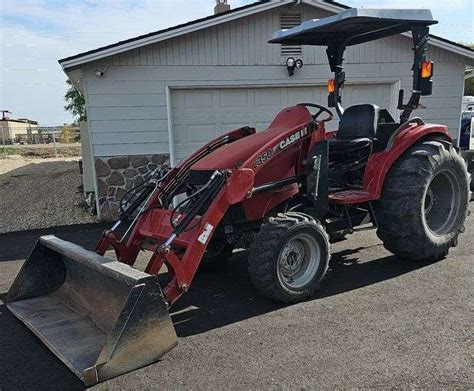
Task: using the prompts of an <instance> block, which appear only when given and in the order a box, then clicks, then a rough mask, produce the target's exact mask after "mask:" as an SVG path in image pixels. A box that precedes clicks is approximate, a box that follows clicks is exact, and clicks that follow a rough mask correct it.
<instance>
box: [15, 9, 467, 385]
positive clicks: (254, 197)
mask: <svg viewBox="0 0 474 391" xmlns="http://www.w3.org/2000/svg"><path fill="white" fill-rule="evenodd" d="M434 23H436V22H435V21H434V20H433V19H432V17H431V12H430V11H428V10H370V9H362V10H359V9H349V10H347V11H344V12H342V13H340V14H338V15H335V16H331V17H328V18H325V19H321V20H311V21H307V22H304V23H303V24H302V25H301V26H298V27H295V28H293V29H289V30H285V31H281V32H277V33H275V36H274V37H273V39H272V40H271V41H270V42H271V43H276V44H295V45H320V46H326V47H327V53H328V59H329V65H330V67H331V70H332V72H334V79H333V80H331V81H330V82H329V83H328V87H329V88H328V90H329V99H328V106H329V107H334V108H335V110H336V112H337V115H338V117H339V128H338V129H337V130H326V127H325V125H326V123H327V122H328V121H330V120H332V118H333V113H332V112H331V110H330V109H329V108H327V107H324V106H321V105H320V104H316V103H301V104H299V105H296V106H292V107H288V108H285V109H283V110H282V111H281V112H280V113H279V114H278V115H277V116H276V118H275V119H274V121H273V122H272V123H271V124H270V126H269V128H268V129H267V130H265V131H261V132H256V130H255V129H253V128H250V127H243V128H240V129H237V130H234V131H232V132H229V133H227V134H224V135H222V136H219V137H217V138H216V139H214V140H212V141H210V142H208V143H207V144H206V145H204V146H203V147H202V148H200V149H199V150H198V151H196V152H194V153H193V154H191V155H190V156H188V157H187V158H186V159H184V160H183V161H181V162H180V163H179V164H178V165H176V166H175V167H173V168H166V167H165V168H162V169H160V170H157V171H156V172H155V173H153V174H152V175H151V176H150V177H149V178H148V180H147V181H145V183H143V184H142V185H140V186H138V187H137V188H135V189H132V190H131V191H130V192H129V193H128V194H127V195H126V196H125V197H124V199H123V200H122V201H123V202H122V206H123V214H122V217H121V218H120V220H119V221H118V222H117V223H116V224H115V225H114V226H113V228H112V229H111V230H108V231H105V232H104V234H103V237H102V239H101V240H100V242H99V243H98V246H97V249H96V252H89V251H86V250H84V249H83V248H81V247H79V246H76V245H73V244H71V243H67V242H64V241H62V240H59V239H57V238H55V237H42V238H40V239H39V241H38V243H37V245H36V247H35V249H34V250H33V252H32V254H31V255H30V257H29V258H28V259H27V260H26V262H25V264H24V266H23V268H22V269H21V271H20V273H19V275H18V277H17V278H16V280H15V282H14V284H13V286H12V288H11V289H10V291H9V293H8V295H7V297H6V304H7V307H8V309H9V310H10V311H11V312H12V313H13V314H14V315H15V316H17V317H18V318H19V319H20V320H21V321H23V322H24V323H25V324H26V325H27V326H28V327H29V328H30V329H31V330H32V331H33V332H34V333H35V334H36V335H37V336H38V337H39V338H40V339H41V340H42V341H43V342H44V343H45V344H46V345H47V346H48V347H49V348H50V349H51V350H52V351H53V352H54V353H55V354H56V355H57V356H58V357H59V358H60V359H61V360H62V361H63V362H65V363H66V365H68V366H69V368H71V370H73V371H74V373H75V374H76V375H77V376H79V377H80V378H81V379H82V380H83V381H84V382H85V383H86V384H87V385H93V384H95V383H98V382H101V381H104V380H107V379H110V378H112V377H114V376H117V375H120V374H122V373H125V372H128V371H131V370H133V369H135V368H138V367H141V366H144V365H147V364H150V363H152V362H154V361H157V360H158V359H159V358H160V357H161V356H162V355H163V354H165V353H166V352H167V351H169V350H170V349H172V348H173V347H174V346H175V345H176V343H177V337H176V333H175V331H174V328H173V324H172V322H171V319H170V315H169V312H168V309H169V307H170V306H172V305H173V303H175V302H176V300H178V299H179V298H180V297H181V296H182V295H183V294H184V293H185V292H186V291H187V290H188V289H189V287H190V284H191V283H192V281H193V278H194V276H195V274H196V272H197V270H198V268H199V267H200V266H201V267H204V266H206V267H219V266H222V265H223V264H225V261H226V259H227V258H228V257H230V256H231V254H232V250H233V249H234V248H239V247H250V256H249V274H250V278H251V280H252V282H253V283H254V285H255V287H256V289H257V290H258V291H259V292H261V293H262V294H263V295H265V296H267V297H268V298H270V299H272V300H277V301H280V302H283V303H297V302H300V301H302V300H306V299H308V298H309V297H311V296H312V295H313V294H314V292H315V291H316V290H317V288H318V287H319V285H320V284H321V282H322V280H323V278H324V275H325V274H326V271H327V269H328V266H329V260H330V243H331V242H334V241H337V240H342V239H343V238H344V237H345V236H346V235H347V234H350V233H353V232H356V231H358V230H362V229H376V230H377V235H378V236H379V238H380V239H381V240H382V241H383V244H384V246H385V247H386V248H387V249H388V250H389V251H391V252H392V253H393V254H395V255H397V256H398V257H401V258H406V259H409V260H413V261H417V260H431V261H436V260H439V259H441V258H443V257H444V256H446V255H447V253H448V251H449V249H450V248H451V247H453V246H455V245H456V244H457V241H458V236H459V234H460V233H462V232H463V229H464V221H465V219H466V216H467V205H468V200H469V196H470V194H469V185H468V183H469V178H468V173H467V171H466V165H465V163H464V161H463V160H462V158H461V156H460V155H459V152H458V150H457V149H456V148H455V147H454V146H453V143H452V138H451V136H450V134H449V132H448V128H447V127H446V126H444V125H437V124H427V123H425V122H424V121H423V120H422V119H421V118H418V117H414V118H413V117H411V114H412V112H413V111H414V110H415V109H417V108H418V106H419V103H420V99H421V97H422V96H425V95H430V94H431V92H432V80H431V78H432V75H433V69H434V65H433V63H432V62H431V61H429V60H428V59H427V56H426V50H427V42H428V39H429V34H428V32H429V26H430V25H432V24H434ZM408 32H411V33H412V36H413V50H414V63H413V89H412V93H411V96H410V98H409V100H408V101H407V102H404V97H403V91H401V92H400V96H399V106H398V108H399V110H400V112H401V114H400V119H399V120H395V119H394V118H393V117H392V114H391V113H390V112H389V111H388V110H387V109H384V108H379V107H377V106H376V105H374V104H370V103H369V102H368V103H367V104H362V105H355V106H351V107H348V108H346V109H344V107H343V105H342V91H343V87H344V83H345V72H344V70H343V55H344V51H345V49H346V48H347V47H348V46H351V45H356V44H361V43H364V42H369V41H372V40H375V39H380V38H384V37H388V36H391V35H396V34H401V33H408ZM125 223H127V224H128V225H126V227H127V229H126V231H125V233H122V234H121V233H119V230H118V228H119V227H120V226H121V225H122V224H123V225H125ZM249 243H250V244H249ZM110 249H112V250H113V251H114V252H115V256H116V260H114V259H110V258H107V257H106V256H105V254H106V251H107V250H110ZM141 251H145V252H147V253H149V254H150V258H149V262H148V264H147V266H146V269H145V271H144V272H142V271H138V270H136V269H134V268H133V266H134V264H135V261H136V259H137V255H138V254H139V253H140V252H141ZM158 275H160V279H158Z"/></svg>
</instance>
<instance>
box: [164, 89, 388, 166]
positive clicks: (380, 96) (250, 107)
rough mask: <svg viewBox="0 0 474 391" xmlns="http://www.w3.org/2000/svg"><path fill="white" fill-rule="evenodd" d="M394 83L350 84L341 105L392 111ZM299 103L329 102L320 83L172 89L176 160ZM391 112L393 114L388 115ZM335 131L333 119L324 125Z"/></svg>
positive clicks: (265, 122)
mask: <svg viewBox="0 0 474 391" xmlns="http://www.w3.org/2000/svg"><path fill="white" fill-rule="evenodd" d="M393 91H394V89H392V84H378V85H352V86H350V85H349V86H347V87H346V88H345V89H344V93H343V102H344V106H345V107H348V106H350V105H353V104H357V103H375V104H377V105H379V106H380V107H381V108H388V109H393V107H394V100H395V97H394V94H393ZM301 102H305V103H307V102H314V103H318V104H322V105H323V106H327V91H326V88H324V87H287V88H280V87H279V88H273V87H272V88H250V89H248V88H246V89H244V88H221V89H195V90H174V91H173V92H172V112H173V136H174V152H175V158H176V161H177V162H179V161H180V160H182V159H183V158H184V157H186V156H187V155H189V154H190V153H191V152H193V151H195V150H196V149H198V148H199V147H200V146H202V145H203V144H204V143H206V142H207V141H209V140H210V139H212V138H215V137H217V136H218V135H220V134H223V133H226V132H228V131H230V130H233V129H237V128H240V127H242V126H251V127H255V128H257V130H259V131H260V130H264V129H266V128H267V127H268V125H269V124H270V122H271V121H272V120H273V118H274V117H275V115H276V114H277V113H278V112H279V111H280V110H281V109H282V108H284V107H286V106H290V105H292V104H296V103H301ZM393 114H394V113H393V112H392V115H393ZM326 128H327V129H328V130H331V129H336V128H337V122H336V121H333V122H332V123H330V124H329V126H327V127H326Z"/></svg>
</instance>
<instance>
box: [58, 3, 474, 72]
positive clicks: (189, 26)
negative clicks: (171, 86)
mask: <svg viewBox="0 0 474 391" xmlns="http://www.w3.org/2000/svg"><path fill="white" fill-rule="evenodd" d="M294 1H295V0H261V1H257V2H255V3H251V4H247V5H244V6H242V7H238V8H234V9H232V10H230V11H226V12H223V13H221V14H218V15H210V16H206V17H204V18H200V19H196V20H193V21H191V22H187V23H183V24H180V25H177V26H173V27H169V28H166V29H163V30H159V31H155V32H152V33H148V34H144V35H140V36H138V37H134V38H130V39H127V40H124V41H119V42H116V43H113V44H110V45H107V46H103V47H100V48H97V49H92V50H89V51H86V52H83V53H78V54H76V55H74V56H70V57H66V58H63V59H60V60H59V61H58V62H59V64H60V65H61V67H62V68H63V70H64V71H65V72H66V71H70V70H72V69H74V68H77V67H79V66H81V65H82V64H84V63H87V62H91V61H97V60H100V59H102V58H105V57H109V56H113V55H115V54H119V53H123V52H126V51H128V50H133V49H136V48H139V47H142V46H145V45H150V44H154V43H158V42H161V41H165V40H167V39H171V38H174V37H177V36H180V35H184V34H189V33H192V32H194V31H197V30H201V29H204V28H208V27H212V26H215V25H217V24H220V23H225V22H229V21H232V20H235V19H239V18H242V17H246V16H249V15H252V14H254V13H257V12H262V11H266V10H269V9H272V8H276V7H280V6H282V5H286V4H290V3H293V2H294ZM300 1H301V2H302V3H304V4H307V5H309V6H313V7H318V8H320V9H323V10H326V11H330V12H340V11H343V10H346V9H349V8H351V7H349V6H347V5H345V4H341V3H338V2H335V1H330V0H300ZM402 35H406V33H405V34H402ZM430 37H431V41H430V42H431V44H433V45H434V46H437V47H440V48H442V49H445V50H449V51H452V52H455V53H457V54H459V55H461V56H464V57H467V58H469V59H470V60H472V61H474V50H473V49H471V48H470V47H468V46H465V45H462V44H460V43H457V42H453V41H450V40H448V39H446V38H442V37H439V36H436V35H432V34H430Z"/></svg>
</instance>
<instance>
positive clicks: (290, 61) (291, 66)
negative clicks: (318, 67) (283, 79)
mask: <svg viewBox="0 0 474 391" xmlns="http://www.w3.org/2000/svg"><path fill="white" fill-rule="evenodd" d="M301 68H303V60H300V59H295V58H294V57H288V58H287V60H286V69H288V75H290V76H293V75H294V74H295V69H301Z"/></svg>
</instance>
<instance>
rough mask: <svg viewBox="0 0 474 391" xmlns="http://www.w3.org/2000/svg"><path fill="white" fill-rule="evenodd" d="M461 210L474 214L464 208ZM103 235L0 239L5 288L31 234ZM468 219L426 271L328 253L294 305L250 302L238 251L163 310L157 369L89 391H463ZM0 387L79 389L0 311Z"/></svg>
mask: <svg viewBox="0 0 474 391" xmlns="http://www.w3.org/2000/svg"><path fill="white" fill-rule="evenodd" d="M470 209H471V211H474V204H473V203H471V207H470ZM102 229H103V227H100V226H88V227H82V226H81V227H78V228H76V230H75V229H74V227H69V228H67V229H65V228H62V227H61V228H57V229H52V230H47V231H44V230H43V231H40V232H38V231H30V232H24V233H12V234H6V235H0V243H2V246H0V276H2V278H3V281H4V286H3V287H2V288H3V290H4V291H6V290H7V289H8V286H9V284H10V283H11V281H12V280H13V278H14V276H15V274H16V270H18V268H19V267H20V265H21V263H22V259H24V257H26V256H27V253H28V251H30V249H31V247H32V246H33V243H34V240H35V238H36V237H37V236H39V235H42V234H45V233H55V234H57V235H59V236H60V237H63V238H64V239H65V240H71V241H74V242H78V243H80V244H81V245H84V246H86V247H88V248H89V249H93V248H94V246H95V243H96V241H97V239H98V238H99V235H100V232H101V230H102ZM473 237H474V215H471V216H470V217H469V219H468V221H467V224H466V232H465V233H464V234H463V235H462V236H461V237H460V240H459V245H458V247H456V248H454V249H452V250H451V252H450V254H449V256H448V257H447V258H446V259H444V260H441V261H439V262H435V263H426V262H421V263H420V262H407V261H403V260H400V259H397V258H396V257H394V256H392V255H391V254H390V253H389V252H388V251H386V250H385V249H384V248H383V246H382V245H381V244H380V241H379V240H378V239H377V237H376V235H375V232H373V231H368V232H360V233H357V234H354V235H352V236H350V237H349V239H348V240H347V241H344V242H341V243H337V244H335V245H333V246H332V253H333V257H332V259H331V264H330V269H329V273H328V276H327V278H326V279H325V280H324V281H323V284H322V286H321V290H320V291H319V292H318V294H317V295H316V296H315V297H314V298H312V299H311V300H308V301H306V302H304V303H300V304H297V305H290V306H283V305H280V304H277V303H274V302H271V301H269V300H267V299H265V298H263V297H261V296H260V295H259V294H258V293H257V292H256V291H255V289H254V288H253V286H252V285H251V283H250V281H249V276H248V273H247V264H246V258H247V256H248V253H247V252H245V251H244V252H239V253H235V254H234V256H233V257H232V259H231V262H230V263H229V264H228V265H227V267H226V268H225V270H224V271H222V272H220V273H201V272H200V273H198V274H197V276H196V278H195V280H194V282H193V285H191V289H190V291H189V292H188V293H186V295H184V296H183V298H181V299H180V300H179V301H178V302H177V303H176V304H175V305H174V306H173V307H172V311H171V312H172V318H173V322H174V324H175V327H176V330H177V333H178V336H179V345H178V347H177V348H175V349H174V350H172V351H171V352H170V353H169V354H167V355H166V356H165V357H163V359H162V361H160V362H158V363H156V364H153V365H150V366H147V367H145V368H142V369H139V370H137V371H134V372H131V373H129V374H126V375H124V376H121V377H118V378H116V379H113V380H110V381H108V382H106V383H103V384H100V385H98V386H97V387H95V388H94V389H98V390H155V389H158V390H208V389H211V390H227V389H231V390H268V389H271V390H319V389H323V390H334V389H337V390H346V389H348V390H359V389H360V390H369V389H374V390H379V389H382V390H472V389H474V378H473V371H472V358H473V353H474V352H473V333H472V323H473V315H474V305H473V304H474V302H473V297H474V274H473V266H472V261H473V254H474V242H473V240H472V238H473ZM0 330H1V332H0V368H2V371H1V373H0V389H2V390H20V389H28V390H33V389H37V390H44V389H48V390H51V389H57V390H66V389H67V390H76V389H77V390H79V389H83V388H84V386H83V385H82V383H80V381H79V380H78V379H77V378H76V377H75V376H74V375H73V374H72V373H71V372H70V371H69V370H68V369H67V368H66V367H65V366H64V365H63V364H62V363H61V362H60V361H59V360H57V359H56V358H55V356H54V355H53V354H52V353H51V352H49V351H48V350H47V349H46V348H45V347H44V346H43V345H42V344H41V342H40V341H39V340H38V339H37V338H36V337H34V336H33V335H32V334H31V333H30V332H29V331H28V330H27V329H26V327H24V326H23V325H22V324H21V323H20V322H18V321H17V320H16V319H15V318H14V317H13V316H12V315H11V314H10V313H9V312H8V310H7V309H6V308H5V307H4V306H1V305H0Z"/></svg>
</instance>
